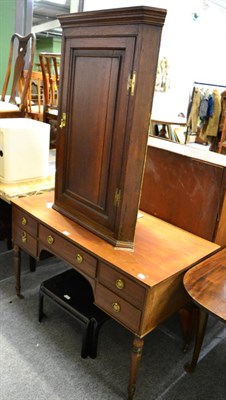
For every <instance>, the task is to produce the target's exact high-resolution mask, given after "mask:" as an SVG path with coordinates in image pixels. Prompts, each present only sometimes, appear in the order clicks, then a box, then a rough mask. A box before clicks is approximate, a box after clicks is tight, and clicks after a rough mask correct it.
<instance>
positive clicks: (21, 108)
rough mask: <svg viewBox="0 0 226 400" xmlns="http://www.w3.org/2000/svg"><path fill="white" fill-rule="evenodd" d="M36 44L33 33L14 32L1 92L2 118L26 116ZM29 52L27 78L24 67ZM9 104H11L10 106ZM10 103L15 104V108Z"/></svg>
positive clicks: (0, 112) (0, 106)
mask: <svg viewBox="0 0 226 400" xmlns="http://www.w3.org/2000/svg"><path fill="white" fill-rule="evenodd" d="M16 42H17V43H18V53H17V57H16V60H15V64H14V68H13V67H12V64H13V53H14V48H15V46H16ZM35 46H36V38H35V35H34V34H33V33H30V34H29V35H27V36H21V35H19V34H18V33H14V35H13V36H12V38H11V42H10V52H9V61H8V66H7V70H6V75H5V80H4V84H3V89H2V93H1V103H5V104H4V105H3V104H1V105H0V118H7V117H20V116H24V113H25V110H26V106H27V93H28V90H29V84H30V79H31V72H32V68H33V62H34V53H35ZM29 50H30V51H29ZM28 52H29V61H28V65H27V66H26V69H27V71H28V72H27V75H26V78H25V77H24V69H25V62H26V56H27V54H28ZM11 74H13V75H12V76H13V78H12V87H11V90H10V89H9V87H8V85H9V80H10V76H11ZM8 91H9V92H8ZM6 96H7V97H8V96H9V100H8V101H7V97H6ZM7 104H8V105H9V107H8V108H7ZM10 105H14V106H15V108H14V107H12V106H10Z"/></svg>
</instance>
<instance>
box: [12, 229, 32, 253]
mask: <svg viewBox="0 0 226 400" xmlns="http://www.w3.org/2000/svg"><path fill="white" fill-rule="evenodd" d="M12 235H13V243H14V244H17V245H18V246H20V247H21V249H23V250H25V251H26V252H27V253H28V254H30V255H31V256H33V257H36V256H37V247H38V246H37V239H36V238H34V237H32V236H31V235H30V234H29V233H27V232H26V231H25V230H23V229H21V228H19V227H18V226H16V225H15V224H13V228H12Z"/></svg>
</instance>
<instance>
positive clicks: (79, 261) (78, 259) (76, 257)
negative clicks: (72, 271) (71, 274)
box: [75, 253, 83, 264]
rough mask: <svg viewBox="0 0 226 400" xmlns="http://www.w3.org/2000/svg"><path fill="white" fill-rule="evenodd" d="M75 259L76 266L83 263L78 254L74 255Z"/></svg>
mask: <svg viewBox="0 0 226 400" xmlns="http://www.w3.org/2000/svg"><path fill="white" fill-rule="evenodd" d="M75 259H76V261H77V263H78V264H81V263H82V262H83V257H82V256H81V254H79V253H78V254H76V256H75Z"/></svg>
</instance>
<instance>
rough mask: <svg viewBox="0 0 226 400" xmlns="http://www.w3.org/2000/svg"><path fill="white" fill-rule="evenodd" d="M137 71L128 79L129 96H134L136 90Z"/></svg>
mask: <svg viewBox="0 0 226 400" xmlns="http://www.w3.org/2000/svg"><path fill="white" fill-rule="evenodd" d="M136 74H137V73H136V71H133V74H132V76H131V74H130V75H129V77H128V83H127V94H128V95H129V94H131V96H133V95H134V90H135V83H136Z"/></svg>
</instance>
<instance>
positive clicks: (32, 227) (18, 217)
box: [12, 207, 38, 237]
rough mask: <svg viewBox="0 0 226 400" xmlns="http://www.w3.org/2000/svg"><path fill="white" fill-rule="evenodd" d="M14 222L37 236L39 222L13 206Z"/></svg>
mask: <svg viewBox="0 0 226 400" xmlns="http://www.w3.org/2000/svg"><path fill="white" fill-rule="evenodd" d="M12 219H13V223H14V224H16V225H18V226H19V227H20V228H21V229H23V230H26V232H28V233H30V234H31V235H33V236H35V237H36V236H37V231H38V223H37V221H36V220H35V219H34V218H31V216H30V215H29V214H27V213H25V212H23V211H21V210H18V209H17V208H15V207H13V209H12Z"/></svg>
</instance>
